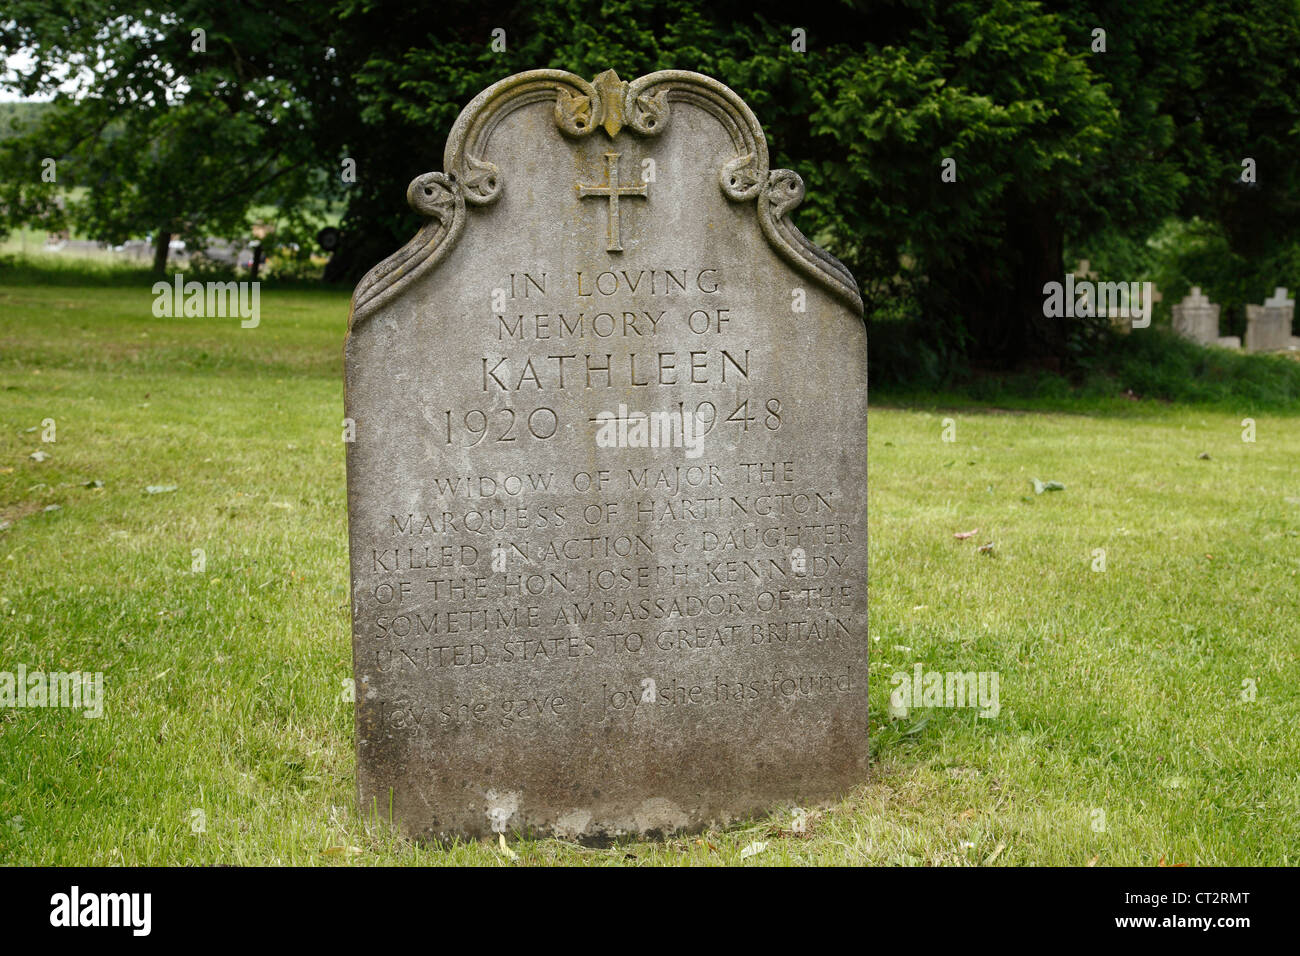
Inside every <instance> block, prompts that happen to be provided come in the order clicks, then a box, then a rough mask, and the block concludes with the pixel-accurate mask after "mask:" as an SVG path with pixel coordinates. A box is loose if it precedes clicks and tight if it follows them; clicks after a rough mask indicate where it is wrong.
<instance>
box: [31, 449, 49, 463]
mask: <svg viewBox="0 0 1300 956" xmlns="http://www.w3.org/2000/svg"><path fill="white" fill-rule="evenodd" d="M27 457H28V458H30V459H31V460H32V461H45V460H46V459H48V458H49V457H50V455H49V452H44V451H34V452H32V453H31V454H30V455H28V456H27Z"/></svg>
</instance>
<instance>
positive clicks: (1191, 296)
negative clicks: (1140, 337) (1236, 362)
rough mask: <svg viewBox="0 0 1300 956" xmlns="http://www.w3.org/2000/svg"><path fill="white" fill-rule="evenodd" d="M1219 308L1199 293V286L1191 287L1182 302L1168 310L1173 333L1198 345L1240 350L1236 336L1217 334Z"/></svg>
mask: <svg viewBox="0 0 1300 956" xmlns="http://www.w3.org/2000/svg"><path fill="white" fill-rule="evenodd" d="M1219 308H1220V307H1219V306H1217V305H1215V304H1214V303H1213V302H1211V301H1210V300H1209V299H1208V298H1207V297H1206V295H1205V294H1204V293H1203V292H1201V287H1200V286H1198V285H1196V286H1192V291H1191V292H1189V293H1188V294H1187V295H1186V296H1184V298H1183V301H1182V302H1178V303H1175V304H1174V305H1173V306H1172V307H1171V309H1170V311H1171V312H1172V313H1173V327H1174V332H1175V333H1176V334H1177V335H1179V336H1181V337H1182V338H1185V339H1188V340H1189V341H1192V342H1195V343H1196V344H1198V345H1214V346H1219V347H1221V348H1241V339H1240V338H1238V337H1237V336H1235V335H1220V334H1219Z"/></svg>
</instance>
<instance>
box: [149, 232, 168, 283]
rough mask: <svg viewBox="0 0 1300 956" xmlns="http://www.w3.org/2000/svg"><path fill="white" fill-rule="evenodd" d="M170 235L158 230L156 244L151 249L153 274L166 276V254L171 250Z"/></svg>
mask: <svg viewBox="0 0 1300 956" xmlns="http://www.w3.org/2000/svg"><path fill="white" fill-rule="evenodd" d="M171 244H172V234H171V233H170V232H163V231H162V230H161V229H160V230H158V239H157V244H156V245H155V246H154V247H153V274H154V275H156V276H164V275H166V274H167V252H168V250H169V249H170V248H171Z"/></svg>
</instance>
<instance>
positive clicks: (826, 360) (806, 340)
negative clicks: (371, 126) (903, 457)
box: [345, 70, 867, 841]
mask: <svg viewBox="0 0 1300 956" xmlns="http://www.w3.org/2000/svg"><path fill="white" fill-rule="evenodd" d="M444 169H445V170H446V171H445V172H432V173H425V174H423V175H421V176H418V177H416V179H415V180H414V181H413V182H412V183H411V186H410V188H409V190H408V192H407V199H408V201H409V202H410V203H411V205H412V206H413V207H414V208H415V210H416V211H417V212H419V213H421V214H422V215H424V216H425V217H426V221H425V224H424V226H423V228H422V229H421V230H420V232H419V233H418V234H417V235H416V237H415V238H414V239H413V240H412V241H411V242H410V243H408V244H407V245H406V246H405V247H403V248H402V249H401V250H400V251H399V252H397V253H396V254H394V255H393V256H391V257H390V258H389V259H387V260H385V261H384V262H382V263H380V264H379V265H378V266H376V267H375V268H374V269H373V270H371V272H370V273H369V274H368V275H367V276H366V278H365V279H363V280H362V282H361V284H360V285H359V286H358V287H357V290H356V293H355V295H354V297H353V303H352V314H351V317H350V323H349V336H348V341H347V346H346V363H345V364H346V378H347V388H346V405H347V411H346V415H347V417H348V419H350V422H349V423H345V425H350V427H351V428H352V432H351V437H352V441H351V443H350V444H349V445H348V446H347V449H348V518H349V533H350V548H351V567H352V612H353V653H354V665H355V678H356V680H355V688H356V707H357V749H358V767H357V773H358V789H359V794H360V800H361V804H362V808H363V810H364V811H365V812H367V813H369V812H372V811H376V812H378V813H379V814H380V815H381V816H383V817H385V818H387V817H388V815H389V813H390V809H391V812H392V815H393V817H394V818H395V819H396V820H397V821H399V822H400V824H401V826H402V827H403V828H404V829H405V831H406V832H407V833H409V834H411V835H413V836H415V837H417V838H443V837H452V836H468V837H474V836H484V835H489V834H492V833H494V832H500V833H509V832H515V831H521V832H529V833H534V834H548V833H549V834H555V835H558V836H561V837H565V838H569V839H579V840H586V841H595V840H601V839H605V838H609V837H612V836H616V835H619V834H652V833H666V832H669V831H673V830H679V829H698V828H701V827H704V826H706V825H708V824H710V823H715V822H716V823H725V822H727V821H729V820H732V819H735V818H737V817H740V816H744V815H748V814H751V813H755V812H763V811H766V810H770V809H772V808H774V807H776V806H789V805H791V804H798V805H801V806H807V805H809V804H811V803H817V802H822V801H826V800H830V799H833V798H835V797H836V796H837V795H840V794H842V793H843V792H844V791H845V790H847V789H848V788H849V787H851V786H853V785H854V784H855V783H858V782H860V781H862V780H863V779H864V776H865V773H866V769H867V697H866V691H867V591H866V583H867V514H866V504H867V459H866V447H867V418H866V415H867V389H866V332H865V329H864V326H863V322H862V318H861V309H862V306H861V300H860V299H859V296H858V291H857V286H856V284H855V282H854V280H853V277H852V275H851V274H850V273H849V272H848V270H847V269H845V267H844V266H843V265H841V264H840V263H839V262H837V261H836V260H835V259H833V258H831V257H830V256H829V255H827V254H826V253H825V252H823V251H821V250H820V249H818V248H817V247H816V246H814V245H813V244H812V243H811V242H809V241H808V240H807V239H806V238H805V237H804V236H803V235H802V234H800V232H799V231H798V229H796V228H795V226H794V225H793V223H792V222H791V221H790V219H789V213H790V212H791V211H792V210H793V209H794V208H795V207H796V206H797V205H798V204H799V203H800V201H801V200H802V199H803V197H804V186H803V182H802V180H801V179H800V177H799V176H798V175H797V174H796V173H794V172H792V171H790V170H783V169H771V168H769V165H768V149H767V141H766V139H765V136H764V133H763V131H762V129H761V128H760V126H759V124H758V122H757V120H756V119H755V118H754V115H753V113H751V112H750V109H749V107H748V106H746V105H745V103H744V102H743V101H742V100H741V99H740V98H739V97H738V96H737V95H736V94H735V93H734V92H732V91H731V90H730V89H728V88H727V87H725V86H723V85H722V84H721V83H718V82H717V81H715V80H712V79H710V78H708V77H705V76H701V75H699V74H695V73H687V72H681V71H665V72H660V73H653V74H650V75H648V76H643V77H641V78H639V79H636V80H633V81H631V82H625V81H623V80H621V79H619V77H618V76H617V75H615V74H614V73H613V72H612V71H610V72H606V73H603V74H601V75H600V76H598V77H596V78H595V80H594V81H592V82H588V81H586V80H584V79H582V78H581V77H578V76H576V75H574V74H571V73H566V72H562V71H558V70H536V71H532V72H528V73H522V74H518V75H516V76H512V77H509V78H507V79H505V80H502V81H501V82H499V83H497V84H495V85H494V86H492V87H490V88H488V89H487V90H485V91H484V92H482V93H481V94H479V96H477V97H476V98H475V99H474V100H473V102H472V103H470V105H469V106H468V107H466V109H465V110H464V112H462V113H461V115H460V118H459V119H458V120H457V121H456V124H455V125H454V126H453V128H452V130H451V134H450V136H449V138H448V140H447V148H446V153H445V156H444ZM347 437H349V435H348V433H347V432H346V431H345V438H347Z"/></svg>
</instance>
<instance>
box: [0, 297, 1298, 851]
mask: <svg viewBox="0 0 1300 956" xmlns="http://www.w3.org/2000/svg"><path fill="white" fill-rule="evenodd" d="M151 301H152V299H151V296H150V292H149V289H148V287H147V286H144V285H142V286H140V287H137V288H129V287H120V288H101V287H93V288H92V287H77V286H59V287H49V286H44V287H42V286H35V285H0V525H4V524H5V523H7V525H8V526H7V527H5V529H4V530H0V671H14V670H16V668H17V666H18V665H19V664H23V665H25V666H26V668H27V669H28V670H29V671H30V670H44V671H55V670H73V669H77V670H84V671H102V672H103V673H104V675H105V678H104V681H105V709H104V716H103V717H102V719H98V720H94V719H85V718H84V717H83V716H82V715H81V713H80V712H77V711H72V710H67V709H36V708H27V709H14V708H6V709H0V863H6V864H114V863H121V864H185V863H235V864H270V863H294V864H313V863H319V864H331V865H334V864H351V865H358V864H375V863H482V864H505V863H507V862H508V857H507V856H506V855H503V854H502V853H501V851H500V850H499V848H498V847H497V846H495V845H493V844H486V843H485V844H471V845H461V846H455V847H451V848H443V849H438V848H421V847H417V846H414V845H412V844H410V843H407V842H405V841H404V840H402V839H400V838H398V837H397V836H396V835H395V834H394V832H393V830H392V829H391V828H390V827H389V826H388V825H387V824H386V823H384V822H383V821H378V820H365V819H362V818H361V817H360V816H359V815H358V813H357V811H356V808H355V795H354V793H355V791H354V757H353V741H352V704H351V703H350V702H349V701H348V700H347V699H346V695H345V691H344V687H345V681H346V679H347V678H349V677H350V676H351V666H350V661H351V657H350V649H349V620H348V572H347V551H346V543H347V530H346V529H347V523H346V509H345V497H344V446H343V443H342V441H341V434H342V428H341V419H342V417H343V415H342V402H343V394H342V392H343V386H342V375H341V363H342V341H343V331H344V326H345V322H346V314H347V296H346V295H345V294H341V293H337V292H315V291H311V292H307V291H279V292H277V291H274V290H263V295H262V309H261V311H262V321H261V325H260V326H259V327H258V328H256V329H241V328H240V327H239V321H238V319H193V318H192V319H157V318H154V317H153V315H152V313H151V309H150V305H151ZM1081 411H1082V408H1081V407H1080V408H1079V409H1076V410H1075V411H1073V412H1072V411H1070V410H1069V409H1068V406H1059V403H1058V407H1057V409H1056V410H1054V411H1049V412H1043V411H1025V410H1023V409H1022V410H1018V411H1008V410H1000V409H997V408H993V407H970V406H967V407H962V408H955V407H954V408H943V407H940V408H931V409H926V408H916V407H909V408H903V407H891V406H889V405H888V404H885V403H884V400H883V399H880V400H879V402H878V403H877V404H876V405H875V406H874V407H873V410H872V412H871V426H870V432H871V448H870V456H871V459H870V465H871V533H872V538H871V544H870V548H871V562H872V563H871V568H872V570H871V581H870V588H871V612H872V613H871V642H872V644H871V647H872V664H871V672H872V686H871V734H872V756H873V765H872V773H871V775H870V777H869V779H867V780H864V781H863V782H862V785H861V786H860V787H858V788H857V789H856V790H854V791H853V792H851V793H848V794H846V795H845V798H844V800H843V802H841V803H839V804H838V805H836V806H834V807H831V808H828V809H825V810H824V811H820V812H817V813H814V814H813V815H812V816H811V817H810V818H809V825H808V830H809V832H807V833H805V834H802V835H796V834H792V833H791V832H790V831H791V814H790V808H777V809H775V810H774V812H773V814H772V815H771V816H770V817H768V818H765V819H760V820H754V821H752V822H751V823H749V824H747V825H741V826H736V827H733V828H730V829H727V830H720V831H716V832H711V833H707V834H704V835H702V836H701V837H698V838H697V837H690V838H681V839H677V840H673V841H669V842H666V843H638V842H629V843H626V844H622V845H619V846H617V847H613V848H606V849H586V848H582V847H578V846H574V845H572V844H568V843H563V842H560V841H557V840H545V841H538V842H526V841H525V842H512V843H511V847H510V850H511V852H512V853H515V854H517V855H518V859H519V862H520V863H525V864H530V863H555V862H558V863H579V864H582V863H591V864H629V865H630V864H634V863H636V864H645V863H666V864H681V863H691V864H707V863H738V862H739V861H740V859H741V850H742V849H743V848H745V847H746V846H749V845H751V844H753V843H755V842H762V843H766V844H767V846H766V848H765V849H764V850H763V851H761V852H759V853H757V854H756V855H752V856H750V857H749V858H748V859H747V860H746V865H759V864H769V863H851V864H858V863H876V864H958V865H964V864H981V863H994V864H996V865H1003V864H1028V863H1036V864H1069V865H1083V864H1088V863H1093V862H1095V863H1097V864H1098V865H1114V864H1137V865H1155V864H1157V863H1158V862H1160V861H1162V860H1163V861H1164V862H1166V863H1168V864H1174V863H1189V864H1201V865H1204V864H1253V863H1264V864H1290V865H1296V864H1297V863H1300V732H1298V730H1297V727H1296V721H1297V715H1298V714H1300V659H1298V657H1297V655H1298V654H1300V418H1297V417H1295V416H1294V415H1289V414H1283V413H1279V412H1276V411H1272V412H1269V411H1261V410H1258V409H1253V408H1250V407H1246V406H1243V407H1240V408H1233V407H1230V406H1224V405H1218V406H1214V407H1209V406H1201V407H1196V406H1177V405H1167V404H1160V403H1156V402H1151V401H1138V402H1129V401H1113V400H1090V401H1089V402H1088V403H1087V414H1082V413H1080V412H1081ZM1247 417H1250V418H1253V419H1254V421H1255V434H1256V440H1255V441H1254V442H1253V443H1250V442H1244V441H1243V440H1242V436H1243V428H1242V424H1241V421H1242V419H1243V418H1247ZM47 418H52V419H54V420H55V425H56V429H57V433H56V436H57V440H56V441H55V442H53V443H43V442H42V441H41V429H42V421H43V420H44V419H47ZM948 418H950V419H952V423H951V425H952V429H951V430H950V434H951V431H954V430H955V436H954V437H955V439H956V440H955V441H953V442H946V441H944V440H942V439H943V433H944V425H945V423H944V419H948ZM38 451H44V452H46V453H48V455H49V457H48V459H46V460H44V461H36V460H33V459H32V458H31V457H30V456H31V455H32V453H33V452H38ZM1201 453H1208V455H1209V457H1208V459H1207V458H1203V457H1198V456H1200V455H1201ZM1035 478H1038V479H1041V480H1042V481H1059V482H1061V483H1063V484H1064V486H1065V488H1064V490H1063V491H1048V492H1044V493H1042V494H1035V492H1034V489H1033V486H1032V479H1035ZM96 482H102V486H96V485H95V484H94V483H96ZM149 486H163V487H166V486H175V490H173V491H163V492H160V493H153V494H150V493H148V492H146V488H147V487H149ZM51 506H57V508H52V507H51ZM47 509H50V510H47ZM975 528H978V529H979V531H978V534H976V535H974V536H972V537H970V538H968V539H965V540H957V539H955V538H954V533H955V532H964V531H970V530H972V529H975ZM989 542H992V544H993V548H992V550H991V552H980V551H979V550H977V549H978V547H979V546H980V545H984V544H987V543H989ZM196 549H201V550H202V552H203V554H204V558H205V562H206V563H205V568H204V570H203V571H201V572H197V573H196V572H194V571H193V570H192V567H193V565H194V562H195V560H196V558H195V551H196ZM1095 549H1104V550H1105V570H1104V571H1101V570H1094V565H1095V564H1098V563H1099V562H1098V560H1097V558H1095V557H1094V551H1095ZM918 663H919V664H921V665H922V666H923V668H924V669H925V670H927V671H928V670H938V671H996V672H997V673H998V674H999V678H1000V684H999V697H1000V704H1001V711H1000V713H999V714H998V715H997V717H995V718H991V719H982V718H980V717H978V716H977V714H976V711H974V710H969V709H942V708H935V709H929V710H917V709H914V710H913V711H912V712H911V713H910V714H909V715H908V716H907V717H906V718H901V717H899V718H895V719H891V718H890V716H889V708H888V702H889V692H890V690H891V687H890V677H891V675H892V674H893V673H895V672H897V671H904V672H907V673H909V674H910V673H911V672H912V669H913V667H914V665H916V664H918ZM1252 682H1253V683H1252ZM1251 687H1253V688H1254V692H1253V694H1252V693H1250V688H1251ZM1252 696H1253V699H1248V698H1251V697H1252Z"/></svg>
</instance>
